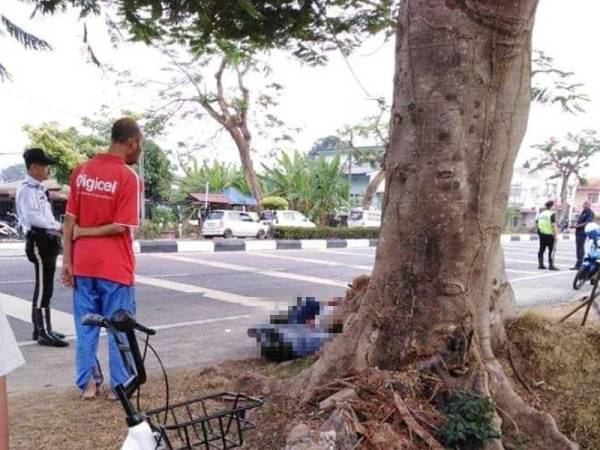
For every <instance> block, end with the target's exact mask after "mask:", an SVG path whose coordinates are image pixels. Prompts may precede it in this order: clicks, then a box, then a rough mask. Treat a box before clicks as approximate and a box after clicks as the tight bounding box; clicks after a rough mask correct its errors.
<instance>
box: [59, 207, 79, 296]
mask: <svg viewBox="0 0 600 450" xmlns="http://www.w3.org/2000/svg"><path fill="white" fill-rule="evenodd" d="M75 221H76V218H75V216H72V215H71V214H65V223H64V224H63V235H64V243H63V245H64V247H63V265H62V275H61V278H62V282H63V283H64V284H65V285H66V286H70V287H73V230H74V228H75V226H76V225H75Z"/></svg>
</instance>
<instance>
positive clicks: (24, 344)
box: [19, 315, 250, 347]
mask: <svg viewBox="0 0 600 450" xmlns="http://www.w3.org/2000/svg"><path fill="white" fill-rule="evenodd" d="M249 318H250V316H249V315H242V316H227V317H217V318H214V319H203V320H193V321H190V322H179V323H172V324H166V325H149V326H148V328H152V329H154V330H170V329H173V328H182V327H191V326H195V325H205V324H208V323H216V322H225V321H231V320H241V319H249ZM227 330H229V331H227ZM227 330H225V332H226V333H228V332H230V331H231V330H230V329H227ZM100 335H101V336H106V332H105V331H102V332H101V333H100ZM76 339H77V338H76V337H75V336H68V337H66V338H65V340H67V341H75V340H76ZM35 344H37V342H36V341H25V342H20V343H19V347H28V346H30V345H35Z"/></svg>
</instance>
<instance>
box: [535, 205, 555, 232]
mask: <svg viewBox="0 0 600 450" xmlns="http://www.w3.org/2000/svg"><path fill="white" fill-rule="evenodd" d="M553 215H554V212H553V211H550V210H549V209H545V210H543V211H542V212H540V213H539V214H538V216H537V219H536V220H537V229H538V232H539V233H541V234H554V227H553V226H552V216H553Z"/></svg>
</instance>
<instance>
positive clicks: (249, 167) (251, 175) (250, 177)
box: [228, 130, 263, 210]
mask: <svg viewBox="0 0 600 450" xmlns="http://www.w3.org/2000/svg"><path fill="white" fill-rule="evenodd" d="M228 131H229V132H230V134H231V136H232V138H233V140H234V142H235V145H236V147H237V149H238V153H239V154H240V161H241V163H242V170H243V171H244V177H245V178H246V183H248V188H249V189H250V193H251V194H252V196H253V197H254V198H255V199H256V203H257V209H258V210H260V201H261V200H262V197H263V195H262V189H261V187H260V181H259V180H258V177H257V176H256V171H255V170H254V165H253V164H252V157H251V155H250V140H249V139H246V138H245V137H244V136H242V133H240V132H238V131H237V130H234V131H231V130H228Z"/></svg>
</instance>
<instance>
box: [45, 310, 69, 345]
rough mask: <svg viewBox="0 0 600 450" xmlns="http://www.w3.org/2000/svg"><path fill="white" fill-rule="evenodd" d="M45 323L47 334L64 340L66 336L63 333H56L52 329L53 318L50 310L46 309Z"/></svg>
mask: <svg viewBox="0 0 600 450" xmlns="http://www.w3.org/2000/svg"><path fill="white" fill-rule="evenodd" d="M44 322H45V325H46V333H48V334H51V335H52V336H54V337H57V338H59V339H64V338H65V335H64V334H62V333H59V332H58V331H54V330H53V329H52V316H51V314H50V308H49V307H46V308H44Z"/></svg>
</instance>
